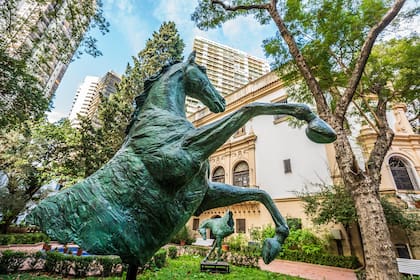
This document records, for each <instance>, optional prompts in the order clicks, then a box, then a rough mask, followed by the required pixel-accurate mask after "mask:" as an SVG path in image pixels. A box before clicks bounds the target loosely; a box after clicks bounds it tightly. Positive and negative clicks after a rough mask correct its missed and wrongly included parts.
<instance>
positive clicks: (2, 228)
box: [0, 218, 13, 234]
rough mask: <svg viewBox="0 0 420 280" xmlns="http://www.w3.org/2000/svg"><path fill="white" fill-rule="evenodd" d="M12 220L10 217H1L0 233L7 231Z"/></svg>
mask: <svg viewBox="0 0 420 280" xmlns="http://www.w3.org/2000/svg"><path fill="white" fill-rule="evenodd" d="M12 221H13V219H10V218H6V219H3V220H2V221H1V224H0V232H1V233H2V234H6V233H7V231H8V230H9V227H10V225H11V224H12Z"/></svg>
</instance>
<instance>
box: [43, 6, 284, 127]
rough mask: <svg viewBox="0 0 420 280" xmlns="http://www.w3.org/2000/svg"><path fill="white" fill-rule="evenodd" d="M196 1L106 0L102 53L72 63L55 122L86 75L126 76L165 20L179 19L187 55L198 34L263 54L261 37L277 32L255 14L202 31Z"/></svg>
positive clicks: (52, 117)
mask: <svg viewBox="0 0 420 280" xmlns="http://www.w3.org/2000/svg"><path fill="white" fill-rule="evenodd" d="M196 5H197V2H196V1H192V0H176V1H165V0H142V1H139V0H104V13H105V17H106V18H107V20H108V21H109V22H110V24H111V27H110V32H109V33H107V34H106V35H105V36H102V35H100V34H98V35H97V36H96V37H97V39H98V46H99V49H100V50H101V51H102V53H103V56H101V57H97V58H92V57H90V56H88V55H83V56H82V57H81V58H79V59H76V60H75V61H73V62H72V63H70V65H69V67H68V69H67V71H66V73H65V75H64V77H63V79H62V81H61V83H60V85H59V87H58V89H57V91H56V93H55V98H54V100H53V106H54V108H53V109H52V112H50V113H49V114H48V115H49V119H50V121H56V120H58V119H60V118H62V117H67V116H68V114H69V112H70V109H71V105H72V102H73V98H74V96H75V93H76V90H77V88H78V86H79V85H80V84H81V83H82V81H83V79H84V77H85V76H88V75H90V76H99V77H101V76H103V75H104V74H105V73H106V72H107V71H109V70H113V71H115V72H117V73H119V74H123V73H124V70H125V67H126V65H127V63H131V61H132V60H131V57H132V56H135V55H137V53H138V52H139V51H140V50H141V49H143V48H144V46H145V42H146V40H147V39H148V38H150V37H151V36H152V33H153V31H157V30H158V29H159V27H160V25H161V24H162V22H164V21H169V20H171V21H174V22H175V23H176V25H177V28H178V31H179V33H180V35H181V38H182V39H183V40H184V43H185V45H186V46H185V54H184V56H186V55H188V53H189V52H191V50H192V44H193V40H194V37H196V36H201V37H204V38H207V39H210V40H213V41H216V42H218V43H221V44H224V45H227V46H230V47H232V48H236V49H239V50H242V51H245V52H247V53H249V54H251V55H254V56H257V57H260V58H264V53H263V49H262V47H261V45H262V40H263V39H265V38H267V37H269V36H272V35H274V34H275V32H276V30H277V29H276V28H275V26H274V25H267V26H261V25H260V24H259V23H257V22H256V21H255V20H254V19H253V18H252V17H247V18H245V17H240V18H238V19H235V20H234V21H230V22H227V23H225V24H224V25H223V27H221V28H218V29H213V30H209V31H206V32H204V31H201V30H199V29H198V28H197V27H196V26H195V24H194V23H193V22H192V21H191V20H190V15H191V14H192V12H193V11H194V8H195V6H196Z"/></svg>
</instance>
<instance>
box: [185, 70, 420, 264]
mask: <svg viewBox="0 0 420 280" xmlns="http://www.w3.org/2000/svg"><path fill="white" fill-rule="evenodd" d="M226 101H227V108H226V111H225V112H223V113H220V114H217V115H216V114H212V113H210V111H209V110H208V109H207V108H203V109H200V110H199V111H197V112H196V113H194V114H192V115H191V116H190V120H191V121H192V122H193V124H194V125H195V126H196V127H200V126H203V125H206V124H208V123H211V122H213V121H215V120H217V119H219V118H221V117H223V116H225V115H226V114H230V113H232V112H233V111H236V110H237V109H239V108H241V107H242V106H244V105H246V104H248V103H251V102H268V103H278V102H287V94H286V90H285V88H284V87H283V85H282V83H281V81H280V80H279V79H278V77H277V75H276V74H275V73H269V74H266V75H264V76H262V77H260V78H259V79H257V80H255V81H253V82H251V83H249V84H248V85H246V86H244V87H242V88H240V89H238V90H237V91H235V92H233V93H231V94H229V95H227V96H226ZM389 119H390V122H391V125H392V126H393V127H395V133H396V137H395V140H394V144H393V146H392V148H391V150H390V151H389V152H388V155H387V158H386V164H385V165H384V167H383V170H382V178H383V180H382V184H381V187H380V190H381V193H382V194H391V195H392V196H393V197H394V198H395V199H396V200H398V201H400V202H401V200H405V201H406V203H407V205H408V207H409V211H419V210H418V209H417V208H419V207H420V205H419V204H420V203H419V201H420V184H419V182H420V135H418V134H414V133H413V132H412V130H410V128H409V124H408V122H407V119H406V117H405V114H404V106H403V105H401V104H397V105H395V106H394V110H393V111H392V112H390V116H389ZM374 137H375V134H374V131H372V130H370V129H367V128H366V127H362V129H361V134H360V136H359V138H358V140H359V142H362V143H363V145H362V149H361V151H362V154H366V151H368V149H369V148H371V147H372V145H373V141H374ZM209 161H210V179H211V180H212V181H218V182H225V183H227V184H233V185H237V186H245V187H250V188H259V189H263V190H265V191H267V192H268V193H269V194H270V196H271V197H272V198H273V200H274V202H275V204H276V206H277V207H278V209H279V210H280V212H281V213H282V215H283V216H284V217H285V218H291V219H299V220H300V221H301V223H302V226H303V227H304V228H311V229H315V226H314V225H313V224H312V222H311V221H310V219H309V217H307V216H306V215H305V213H304V209H303V204H302V201H301V200H300V199H299V198H298V197H297V195H296V192H299V191H302V190H303V189H304V188H307V189H308V190H316V184H331V183H333V181H335V180H336V178H337V177H336V176H335V174H336V173H335V171H334V170H336V168H337V166H336V162H335V155H334V149H333V147H332V144H328V145H320V144H315V143H313V142H311V141H310V140H309V139H307V137H306V135H305V133H304V128H301V129H299V128H291V127H289V125H288V123H287V121H286V117H285V116H282V115H278V116H258V117H255V118H253V119H252V120H250V121H249V122H248V123H247V124H246V125H245V126H244V127H242V128H241V129H240V130H238V131H237V132H236V134H235V135H233V136H232V137H231V138H230V139H229V141H227V142H226V143H225V144H224V145H223V146H222V147H220V148H219V149H218V150H217V151H216V152H215V153H214V154H213V155H212V156H211V157H210V158H209ZM416 207H417V208H416ZM228 208H229V209H230V210H232V211H233V215H234V219H235V226H236V228H235V233H244V234H246V235H247V236H248V237H250V232H251V230H252V229H253V228H262V227H264V226H266V225H269V224H273V222H272V219H271V216H270V215H269V213H268V211H267V210H266V209H265V207H264V206H263V205H262V204H260V203H257V202H247V203H241V204H236V205H234V206H230V207H224V208H217V209H211V210H207V211H205V212H204V213H203V214H201V215H200V216H199V217H193V218H192V219H191V220H190V221H189V222H188V224H187V226H188V228H189V229H190V230H193V231H194V230H195V229H196V228H197V226H198V225H199V224H200V222H201V221H204V220H206V219H209V218H214V217H218V216H223V214H224V213H225V211H226V210H227V209H228ZM316 231H318V232H319V233H320V234H322V235H324V234H328V235H330V236H332V237H333V238H334V240H335V243H334V245H335V246H336V247H337V248H336V250H337V253H338V254H346V255H348V254H350V242H351V244H352V245H353V248H354V250H355V252H356V255H357V256H358V257H359V258H360V260H363V250H362V245H361V240H360V237H359V232H358V229H357V227H356V226H354V227H353V228H352V229H351V232H352V234H351V240H349V237H348V236H347V235H346V231H345V230H344V228H343V227H342V226H341V225H328V226H325V227H322V228H317V229H316ZM391 231H393V232H392V239H393V242H394V244H395V248H396V250H397V252H398V253H399V254H400V253H401V254H400V255H403V254H404V253H403V251H404V252H405V254H408V255H409V256H410V257H412V258H420V244H419V241H420V235H419V233H418V232H415V233H413V234H412V236H410V234H408V233H406V232H402V231H401V230H398V229H391Z"/></svg>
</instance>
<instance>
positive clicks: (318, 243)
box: [283, 229, 326, 254]
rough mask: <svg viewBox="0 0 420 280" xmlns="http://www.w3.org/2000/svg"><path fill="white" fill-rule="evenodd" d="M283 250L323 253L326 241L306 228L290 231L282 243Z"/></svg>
mask: <svg viewBox="0 0 420 280" xmlns="http://www.w3.org/2000/svg"><path fill="white" fill-rule="evenodd" d="M283 249H284V250H298V251H303V252H305V253H308V254H309V253H325V252H326V242H325V241H324V240H322V239H321V238H319V237H317V236H316V235H315V234H313V233H312V232H310V231H309V230H306V229H298V230H292V231H290V234H289V236H288V237H287V238H286V241H285V243H284V245H283Z"/></svg>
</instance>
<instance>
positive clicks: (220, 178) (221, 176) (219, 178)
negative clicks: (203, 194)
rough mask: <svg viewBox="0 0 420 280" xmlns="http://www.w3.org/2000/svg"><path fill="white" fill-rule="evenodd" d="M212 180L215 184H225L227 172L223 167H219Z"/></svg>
mask: <svg viewBox="0 0 420 280" xmlns="http://www.w3.org/2000/svg"><path fill="white" fill-rule="evenodd" d="M211 180H212V181H213V182H219V183H224V182H225V170H224V169H223V167H221V166H219V167H217V168H216V169H215V170H214V172H213V176H212V177H211Z"/></svg>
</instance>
